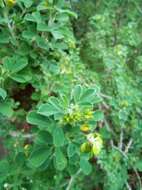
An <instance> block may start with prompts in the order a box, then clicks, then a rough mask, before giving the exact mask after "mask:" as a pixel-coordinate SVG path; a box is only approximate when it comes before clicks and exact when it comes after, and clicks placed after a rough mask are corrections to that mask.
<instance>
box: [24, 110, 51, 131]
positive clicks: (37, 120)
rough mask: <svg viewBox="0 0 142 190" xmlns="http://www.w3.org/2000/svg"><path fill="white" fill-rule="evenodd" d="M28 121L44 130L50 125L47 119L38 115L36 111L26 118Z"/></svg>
mask: <svg viewBox="0 0 142 190" xmlns="http://www.w3.org/2000/svg"><path fill="white" fill-rule="evenodd" d="M26 120H27V122H28V123H30V124H33V125H37V126H41V127H43V128H47V127H48V123H49V120H48V119H47V117H44V116H42V115H40V114H37V113H36V112H35V111H31V112H29V113H28V115H27V117H26Z"/></svg>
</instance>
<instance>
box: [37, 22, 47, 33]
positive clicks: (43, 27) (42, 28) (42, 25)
mask: <svg viewBox="0 0 142 190" xmlns="http://www.w3.org/2000/svg"><path fill="white" fill-rule="evenodd" d="M37 31H40V32H49V27H48V25H47V24H46V23H43V22H42V23H38V24H37Z"/></svg>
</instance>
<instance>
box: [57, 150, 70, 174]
mask: <svg viewBox="0 0 142 190" xmlns="http://www.w3.org/2000/svg"><path fill="white" fill-rule="evenodd" d="M66 165H67V159H66V157H65V156H64V154H63V152H62V151H61V149H60V148H56V149H55V167H56V169H57V170H60V171H62V170H64V169H65V167H66Z"/></svg>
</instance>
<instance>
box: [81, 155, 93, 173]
mask: <svg viewBox="0 0 142 190" xmlns="http://www.w3.org/2000/svg"><path fill="white" fill-rule="evenodd" d="M80 168H81V169H82V171H83V173H84V174H85V175H89V174H90V173H91V171H92V166H91V164H90V163H89V162H88V160H87V159H86V158H84V157H82V158H81V160H80Z"/></svg>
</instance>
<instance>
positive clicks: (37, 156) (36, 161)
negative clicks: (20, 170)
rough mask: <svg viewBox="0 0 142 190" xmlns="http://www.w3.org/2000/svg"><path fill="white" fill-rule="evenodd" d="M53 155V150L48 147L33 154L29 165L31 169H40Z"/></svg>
mask: <svg viewBox="0 0 142 190" xmlns="http://www.w3.org/2000/svg"><path fill="white" fill-rule="evenodd" d="M50 155H51V150H50V149H49V148H48V147H41V148H38V149H36V150H35V151H33V152H32V153H31V156H30V158H29V163H28V165H29V166H30V167H31V168H39V167H40V166H41V165H42V164H44V162H46V161H47V159H48V158H49V157H50Z"/></svg>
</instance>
